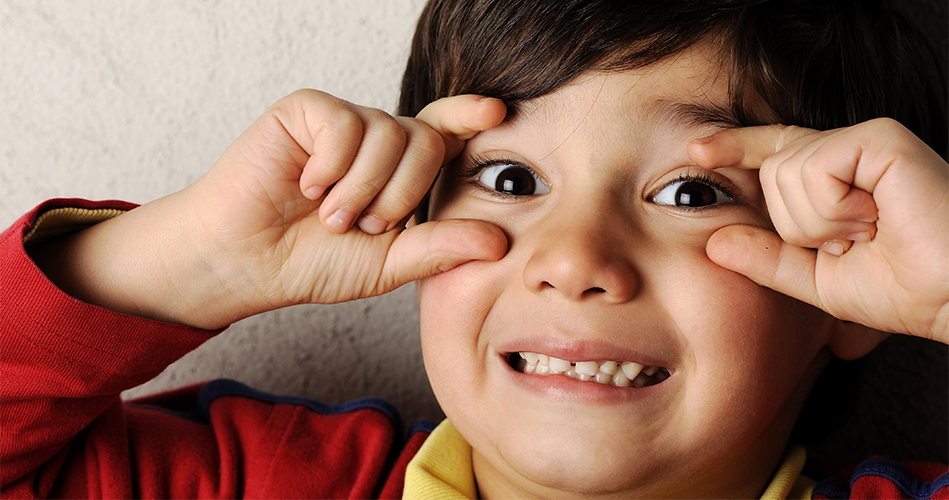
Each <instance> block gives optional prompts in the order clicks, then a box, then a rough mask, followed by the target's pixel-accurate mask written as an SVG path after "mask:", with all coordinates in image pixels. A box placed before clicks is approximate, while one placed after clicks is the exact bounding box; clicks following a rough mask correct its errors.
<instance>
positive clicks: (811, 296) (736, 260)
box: [705, 225, 823, 308]
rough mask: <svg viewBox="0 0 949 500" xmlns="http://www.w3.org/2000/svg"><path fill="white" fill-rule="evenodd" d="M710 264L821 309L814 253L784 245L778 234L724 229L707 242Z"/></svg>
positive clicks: (732, 228) (741, 229)
mask: <svg viewBox="0 0 949 500" xmlns="http://www.w3.org/2000/svg"><path fill="white" fill-rule="evenodd" d="M705 250H706V253H707V255H708V257H709V259H711V261H712V262H714V263H716V264H718V265H719V266H721V267H724V268H725V269H729V270H732V271H735V272H737V273H739V274H743V275H745V276H747V277H748V278H749V279H751V280H752V281H754V282H755V283H757V284H759V285H762V286H766V287H768V288H771V289H773V290H775V291H778V292H781V293H783V294H785V295H788V296H790V297H793V298H796V299H798V300H800V301H802V302H806V303H808V304H812V305H815V306H817V307H820V308H823V306H822V304H821V303H820V297H819V296H818V294H817V285H816V282H815V279H814V276H815V274H814V272H815V269H816V263H817V252H815V251H814V250H810V249H807V248H801V247H798V246H795V245H791V244H789V243H785V242H784V241H783V240H782V239H781V238H780V237H779V236H778V235H777V234H774V233H772V232H771V231H768V230H765V229H761V228H757V227H753V226H743V225H735V226H726V227H723V228H721V229H719V230H718V231H716V232H715V233H713V234H712V236H711V237H710V238H709V240H708V244H707V245H706V248H705Z"/></svg>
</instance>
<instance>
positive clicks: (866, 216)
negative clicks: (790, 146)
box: [798, 129, 877, 221]
mask: <svg viewBox="0 0 949 500" xmlns="http://www.w3.org/2000/svg"><path fill="white" fill-rule="evenodd" d="M851 135H852V133H851V131H850V130H848V129H844V130H840V131H832V132H827V133H825V134H824V135H823V137H822V138H821V140H819V141H814V143H813V144H814V147H813V148H808V149H809V150H808V151H807V152H806V153H805V152H804V150H802V151H801V152H800V153H798V154H799V155H801V156H804V158H803V160H801V162H800V165H801V168H800V179H801V182H802V183H803V185H804V192H805V194H806V195H807V198H808V201H809V202H810V204H811V205H812V206H813V207H814V211H815V212H817V214H818V215H820V216H821V217H822V218H824V219H827V220H832V221H847V220H854V221H860V220H868V221H873V220H876V218H877V206H876V202H875V201H874V200H873V195H872V194H871V193H872V192H873V189H874V187H875V185H876V181H877V179H873V180H872V183H873V184H872V185H870V184H867V181H866V180H863V181H862V185H861V186H858V185H857V182H858V180H857V173H858V169H859V166H860V163H861V157H862V155H863V147H862V145H861V141H859V140H855V139H853V138H852V137H851ZM864 170H865V168H864ZM862 177H864V178H866V177H867V176H865V175H864V176H862Z"/></svg>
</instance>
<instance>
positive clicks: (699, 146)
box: [687, 125, 817, 169]
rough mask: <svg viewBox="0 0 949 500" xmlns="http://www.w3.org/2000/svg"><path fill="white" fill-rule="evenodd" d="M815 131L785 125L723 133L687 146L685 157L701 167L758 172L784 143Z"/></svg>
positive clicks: (696, 140) (748, 128) (730, 130)
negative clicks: (755, 170)
mask: <svg viewBox="0 0 949 500" xmlns="http://www.w3.org/2000/svg"><path fill="white" fill-rule="evenodd" d="M816 132H817V131H815V130H811V129H807V128H801V127H794V126H788V125H764V126H759V127H742V128H732V129H728V130H723V131H721V132H718V133H715V134H712V135H710V136H708V137H703V138H701V139H695V140H693V141H692V142H690V143H689V145H688V147H687V151H688V153H689V157H690V158H691V159H692V161H694V162H695V163H696V164H697V165H699V166H700V167H704V168H719V167H738V168H744V169H758V168H760V167H761V164H762V163H764V161H765V160H766V159H768V158H769V157H771V156H773V155H774V154H775V153H776V152H778V151H780V150H781V149H783V148H784V147H785V146H786V145H787V144H789V143H791V142H793V141H796V140H798V139H801V138H803V137H806V136H808V135H811V134H814V133H816Z"/></svg>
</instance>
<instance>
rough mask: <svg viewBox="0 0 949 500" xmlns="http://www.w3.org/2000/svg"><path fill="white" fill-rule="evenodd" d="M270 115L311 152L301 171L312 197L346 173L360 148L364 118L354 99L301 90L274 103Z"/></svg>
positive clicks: (302, 182) (303, 188)
mask: <svg viewBox="0 0 949 500" xmlns="http://www.w3.org/2000/svg"><path fill="white" fill-rule="evenodd" d="M269 116H272V117H274V118H276V120H277V122H278V123H279V126H280V127H281V130H282V131H285V132H286V133H287V134H289V135H290V137H291V138H292V139H293V140H294V141H295V142H296V144H297V145H298V146H299V147H300V148H301V149H302V150H303V151H304V152H305V153H306V154H307V155H309V158H308V159H307V160H306V161H305V162H304V164H305V166H304V168H303V172H302V173H298V174H297V175H299V176H300V180H299V182H300V191H301V192H302V193H303V194H304V196H306V197H307V198H309V199H311V200H315V199H317V198H319V197H320V196H322V195H323V193H324V191H325V190H326V188H327V187H329V186H330V185H332V184H333V183H335V182H336V181H338V180H339V179H340V178H341V177H342V176H343V175H344V174H345V173H346V171H347V170H348V169H349V165H350V164H351V163H352V160H353V158H354V157H355V156H356V153H357V151H358V150H359V144H360V142H361V140H362V136H363V125H362V119H361V118H360V117H359V114H358V113H357V112H356V109H355V108H354V107H353V106H352V105H351V104H350V103H348V102H346V101H344V100H342V99H338V98H336V97H333V96H331V95H329V94H327V93H325V92H320V91H318V90H310V89H304V90H298V91H296V92H294V93H292V94H290V95H288V96H287V97H285V98H283V99H281V100H280V101H278V102H277V103H276V104H274V106H273V107H272V108H271V111H270V114H269Z"/></svg>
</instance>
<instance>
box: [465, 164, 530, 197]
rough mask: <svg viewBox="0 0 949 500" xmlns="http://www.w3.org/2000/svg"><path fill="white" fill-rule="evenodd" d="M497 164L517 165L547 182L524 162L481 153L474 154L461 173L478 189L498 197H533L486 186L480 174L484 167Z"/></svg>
mask: <svg viewBox="0 0 949 500" xmlns="http://www.w3.org/2000/svg"><path fill="white" fill-rule="evenodd" d="M497 165H512V166H516V167H518V168H522V169H524V170H526V171H528V172H530V173H531V175H533V176H534V177H536V178H538V179H540V180H541V182H545V181H544V180H543V179H544V178H543V177H541V176H540V175H538V174H537V172H535V171H534V169H532V168H530V167H528V166H525V165H523V164H521V163H518V162H516V161H513V160H503V159H497V158H487V157H484V156H480V155H474V156H472V157H471V163H470V165H467V166H464V167H463V168H462V170H461V175H462V177H463V178H465V179H469V180H470V181H471V184H472V185H473V186H474V187H476V188H477V189H480V190H482V191H484V192H486V193H488V194H490V195H492V196H495V197H498V198H503V199H506V200H517V199H520V198H530V197H531V196H530V195H516V194H510V193H505V192H503V191H496V190H494V189H491V188H489V187H488V186H485V185H484V184H482V183H481V182H479V181H478V176H479V174H481V172H483V171H484V169H486V168H489V167H494V166H497Z"/></svg>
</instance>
